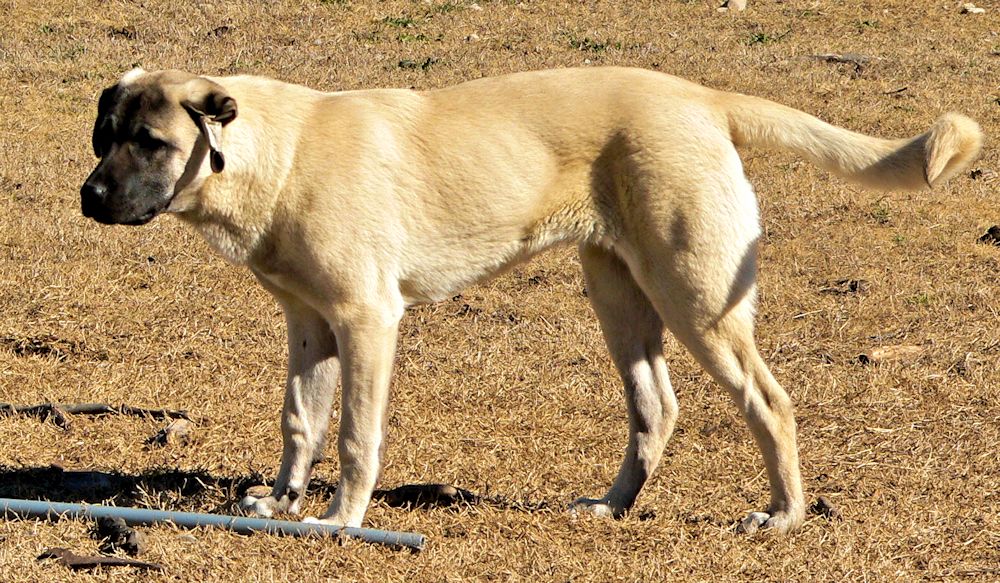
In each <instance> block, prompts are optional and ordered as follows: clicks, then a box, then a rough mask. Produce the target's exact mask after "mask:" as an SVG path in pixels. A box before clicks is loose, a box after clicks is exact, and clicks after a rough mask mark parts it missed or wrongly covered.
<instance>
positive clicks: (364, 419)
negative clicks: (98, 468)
mask: <svg viewBox="0 0 1000 583" xmlns="http://www.w3.org/2000/svg"><path fill="white" fill-rule="evenodd" d="M237 112H238V114H237ZM981 141H982V137H981V134H980V130H979V127H978V126H977V125H976V124H975V122H973V121H971V120H969V119H968V118H965V117H962V116H960V115H956V114H948V115H945V116H944V117H942V118H941V119H940V120H939V121H938V122H937V123H936V124H935V125H934V126H933V127H932V128H931V129H930V130H929V131H927V132H926V133H924V134H921V135H919V136H917V137H915V138H910V139H903V140H882V139H878V138H872V137H868V136H864V135H860V134H856V133H853V132H850V131H848V130H844V129H841V128H837V127H834V126H831V125H829V124H826V123H824V122H822V121H820V120H818V119H816V118H814V117H812V116H810V115H807V114H805V113H802V112H800V111H797V110H794V109H790V108H787V107H784V106H781V105H778V104H775V103H772V102H770V101H766V100H763V99H758V98H754V97H748V96H745V95H738V94H731V93H723V92H719V91H714V90H712V89H707V88H705V87H701V86H699V85H695V84H693V83H690V82H687V81H684V80H682V79H678V78H676V77H671V76H668V75H664V74H660V73H654V72H650V71H642V70H634V69H621V68H590V69H567V70H556V71H542V72H534V73H522V74H515V75H509V76H505V77H498V78H492V79H480V80H477V81H471V82H468V83H464V84H461V85H458V86H455V87H450V88H445V89H439V90H435V91H427V92H416V91H407V90H374V91H348V92H343V93H321V92H318V91H313V90H311V89H307V88H305V87H300V86H296V85H289V84H286V83H281V82H278V81H273V80H269V79H262V78H255V77H229V78H211V79H210V78H205V77H197V76H194V75H191V74H187V73H182V72H178V71H159V72H150V73H147V72H144V71H142V70H135V71H132V72H130V73H128V74H126V75H125V76H124V77H123V78H122V79H121V81H120V82H119V83H118V84H117V85H115V86H113V87H111V88H109V89H107V90H105V92H104V94H102V96H101V100H100V105H99V112H98V119H97V123H96V125H95V128H94V149H95V152H96V153H97V155H98V156H99V157H100V158H101V161H100V163H99V165H98V166H97V169H96V170H94V172H93V173H92V174H91V175H90V177H89V178H88V179H87V181H86V184H84V186H83V189H82V191H81V196H82V208H83V213H84V214H85V215H87V216H89V217H93V218H95V219H97V220H98V221H101V222H104V223H124V224H141V223H144V222H146V221H149V220H150V219H152V218H153V217H154V216H156V215H157V214H159V213H161V212H164V211H165V212H170V213H175V214H177V215H178V216H179V217H180V218H181V219H182V220H184V221H186V222H188V223H190V224H192V225H193V226H194V227H195V228H196V229H198V230H199V231H200V232H201V233H202V234H203V235H204V236H205V238H206V239H207V240H208V242H209V243H210V244H211V245H212V246H213V247H214V248H215V249H216V250H218V251H219V252H220V253H221V254H222V255H223V256H225V257H226V259H228V260H229V261H231V262H233V263H237V264H241V265H246V266H247V267H249V268H250V269H251V270H252V271H253V273H254V275H256V276H257V278H258V279H259V280H260V282H261V284H262V285H264V287H266V288H267V289H268V290H269V291H270V292H271V293H273V294H274V296H275V297H276V298H277V299H278V301H279V302H281V305H282V307H283V308H284V312H285V316H286V318H287V322H288V352H289V357H288V358H289V367H288V381H287V386H286V393H285V404H284V411H283V413H282V430H283V435H284V452H283V454H282V459H281V468H280V470H279V472H278V476H277V480H276V481H275V484H274V489H273V491H272V493H271V495H270V496H267V497H265V498H260V499H257V498H247V499H245V500H244V502H245V504H246V505H247V506H248V507H249V508H250V509H252V510H253V511H255V512H256V513H258V514H261V515H265V516H267V515H270V514H271V513H272V512H275V511H288V512H296V511H297V510H298V508H299V506H300V504H301V502H300V501H301V496H302V494H303V493H304V491H305V488H306V484H307V482H308V481H309V474H310V471H311V466H312V463H313V459H314V458H315V457H317V456H318V455H319V453H320V449H321V448H322V444H323V440H324V435H325V433H326V429H327V423H328V420H329V417H330V409H331V403H332V401H333V396H334V392H335V388H336V384H337V379H338V376H340V375H341V371H343V395H342V399H343V414H342V421H341V424H340V433H339V440H338V443H337V445H338V450H339V454H340V468H341V477H340V482H339V486H338V488H337V492H336V495H335V497H334V499H333V502H332V503H331V505H330V508H329V510H328V511H327V513H326V514H325V515H324V516H323V518H322V520H323V521H326V522H329V523H334V524H341V525H350V526H358V525H360V524H361V521H362V519H363V517H364V514H365V510H366V508H367V506H368V503H369V501H370V498H371V494H372V489H373V488H374V486H375V481H376V479H377V476H378V473H379V468H380V464H381V460H382V447H383V439H384V433H385V424H386V418H387V414H386V407H387V401H388V394H389V390H388V389H389V378H390V373H391V369H392V363H393V355H394V351H395V345H396V335H397V326H398V324H399V321H400V318H402V316H403V313H404V311H405V310H406V307H407V306H410V305H413V304H418V303H423V302H433V301H437V300H440V299H442V298H448V297H451V296H453V295H455V294H456V293H458V292H459V291H461V290H462V289H463V288H465V287H466V286H469V285H471V284H474V283H476V282H479V281H482V280H484V279H486V278H489V277H490V276H493V275H495V274H497V273H498V272H500V271H502V270H504V269H505V268H507V267H510V266H511V265H513V264H515V263H518V262H520V261H524V260H525V259H527V258H529V257H531V256H532V255H534V254H536V253H538V252H540V251H542V250H544V249H546V248H548V247H551V246H553V245H557V244H563V243H573V244H576V245H578V246H579V249H580V256H581V261H582V263H583V268H584V273H585V276H586V282H587V289H588V291H589V297H590V300H591V303H592V304H593V306H594V309H595V311H596V312H597V316H598V318H599V319H600V322H601V326H602V329H603V331H604V336H605V340H606V341H607V345H608V348H609V350H610V351H611V355H612V357H613V359H614V361H615V363H616V365H617V367H618V369H619V371H620V372H621V376H622V379H623V381H624V383H625V389H626V395H627V400H628V411H629V419H630V421H629V428H630V437H629V442H628V448H627V450H626V451H625V457H624V460H623V461H622V464H621V469H620V470H619V473H618V477H617V478H616V479H615V481H614V484H613V485H612V486H611V488H610V489H609V490H608V492H607V494H605V495H604V496H603V497H602V498H599V499H587V498H584V499H580V500H577V501H576V502H575V503H574V507H575V508H577V509H581V510H582V509H586V510H589V511H591V512H594V513H595V514H599V515H612V516H619V515H621V514H623V513H624V512H625V511H626V510H628V509H629V508H630V507H631V506H632V505H633V503H634V502H635V499H636V496H637V495H638V494H639V490H640V488H642V486H643V484H644V483H645V482H646V480H647V479H648V478H649V477H650V475H651V474H652V473H653V470H654V469H655V468H656V466H657V464H658V463H659V461H660V456H661V453H662V451H663V448H664V446H665V444H666V443H667V439H668V438H669V437H670V434H671V432H672V431H673V428H674V422H675V421H676V419H677V401H676V399H675V397H674V393H673V391H672V389H671V386H670V380H669V378H668V375H667V366H666V363H665V361H664V358H663V354H662V348H663V347H662V337H663V334H664V331H665V330H670V331H671V332H672V333H673V334H674V335H675V336H676V337H677V338H678V339H679V340H680V341H681V342H682V343H683V344H684V345H685V346H686V347H687V348H688V349H689V350H690V351H691V353H692V354H694V356H695V357H696V358H697V359H698V361H699V362H700V363H701V364H702V365H703V366H704V367H705V369H706V370H707V371H708V372H709V373H710V374H711V375H712V377H714V378H715V379H716V380H717V381H718V382H719V383H720V384H721V385H722V386H723V387H724V388H725V389H726V390H727V391H728V392H729V394H730V395H731V396H732V398H733V400H734V401H735V402H736V404H737V406H738V407H739V408H740V410H741V411H742V413H743V415H744V416H745V418H746V420H747V423H748V424H749V426H750V429H751V431H752V433H753V436H754V438H755V439H756V441H757V443H758V445H759V447H760V450H761V453H762V454H763V456H764V464H765V466H766V468H767V475H768V479H769V482H770V487H771V503H770V506H769V507H768V509H767V512H766V513H763V512H754V513H751V514H750V516H749V517H747V518H746V519H745V520H744V521H743V524H742V528H743V529H744V530H753V529H756V528H757V527H759V526H766V527H770V528H774V529H777V530H780V531H784V530H787V529H790V528H794V527H795V526H797V525H798V524H800V523H801V522H802V520H803V516H804V510H805V507H804V501H803V496H802V490H801V485H800V479H799V463H798V452H797V448H796V443H795V420H794V418H793V411H792V404H791V402H790V401H789V398H788V396H787V395H786V394H785V391H784V390H782V388H781V387H780V386H779V385H778V383H777V382H776V381H775V380H774V378H773V377H772V376H771V373H770V372H769V371H768V369H767V366H765V364H764V362H763V361H762V360H761V358H760V355H759V354H758V352H757V349H756V347H755V345H754V340H753V312H754V295H755V276H756V265H757V240H758V238H759V236H760V225H759V221H758V217H757V204H756V199H755V197H754V193H753V191H752V190H751V187H750V184H749V183H748V182H747V180H746V178H744V175H743V169H742V166H741V163H740V158H739V156H738V154H737V151H736V147H737V146H743V145H747V146H761V147H767V148H778V149H784V150H790V151H792V152H795V153H797V154H799V155H801V156H803V157H805V158H807V159H809V160H811V161H812V162H814V163H815V164H817V165H819V166H821V167H823V168H826V169H828V170H830V171H831V172H834V173H836V174H838V175H840V176H843V177H844V178H847V179H848V180H853V181H855V182H859V183H861V184H865V185H868V186H872V187H876V188H890V189H892V188H903V189H917V188H924V187H927V186H929V185H934V184H937V183H938V182H941V181H943V180H945V179H946V178H947V177H949V176H951V175H953V174H955V173H956V172H959V171H960V170H961V169H962V168H964V167H965V166H966V165H967V164H968V163H969V162H970V161H971V160H972V159H973V158H974V157H975V156H976V155H977V153H978V151H979V148H980V144H981Z"/></svg>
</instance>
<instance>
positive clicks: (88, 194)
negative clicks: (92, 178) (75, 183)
mask: <svg viewBox="0 0 1000 583" xmlns="http://www.w3.org/2000/svg"><path fill="white" fill-rule="evenodd" d="M107 195H108V187H106V186H104V185H103V184H98V183H96V182H84V183H83V187H82V188H80V198H81V200H88V199H89V200H92V201H94V202H101V201H103V200H104V197H105V196H107Z"/></svg>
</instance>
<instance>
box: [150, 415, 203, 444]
mask: <svg viewBox="0 0 1000 583" xmlns="http://www.w3.org/2000/svg"><path fill="white" fill-rule="evenodd" d="M192 427H193V426H192V425H191V422H190V421H188V420H187V419H174V420H173V421H171V422H170V423H169V424H168V425H167V426H166V427H164V428H163V429H161V430H160V431H159V432H158V433H157V434H156V435H154V436H152V437H150V438H149V439H147V440H146V444H147V445H154V446H157V447H163V446H165V445H168V444H175V443H186V442H187V440H188V439H190V437H191V429H192Z"/></svg>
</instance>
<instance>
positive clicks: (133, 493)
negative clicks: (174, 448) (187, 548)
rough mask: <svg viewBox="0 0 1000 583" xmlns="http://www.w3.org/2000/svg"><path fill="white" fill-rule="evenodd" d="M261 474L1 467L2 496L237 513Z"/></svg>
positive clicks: (437, 495) (488, 501)
mask: <svg viewBox="0 0 1000 583" xmlns="http://www.w3.org/2000/svg"><path fill="white" fill-rule="evenodd" d="M264 482H265V479H264V476H262V475H260V474H256V473H252V474H249V475H245V476H215V475H212V474H211V473H210V472H208V471H205V470H182V469H153V470H149V471H146V472H143V473H140V474H134V475H133V474H125V473H120V472H106V471H97V470H65V469H63V468H61V467H59V466H54V465H53V466H39V467H20V468H15V467H9V466H2V465H0V497H2V498H17V499H26V500H46V501H49V502H69V503H87V504H112V505H115V506H137V507H151V506H153V507H167V508H170V509H172V510H185V511H197V512H211V513H217V514H240V513H241V511H240V509H239V506H238V504H237V501H238V500H240V499H241V498H242V497H243V496H244V495H246V493H247V490H248V489H250V488H251V487H253V486H256V485H259V484H263V483H264ZM336 490H337V486H336V484H332V483H329V482H326V481H323V480H320V479H313V480H312V482H311V483H310V484H309V490H308V493H309V494H311V495H314V496H316V495H318V496H321V497H324V498H327V499H330V498H332V497H333V494H334V492H336ZM372 499H373V500H377V501H381V502H382V503H384V504H386V505H388V506H392V507H395V508H414V509H427V508H452V509H459V508H463V507H468V506H475V505H481V504H485V505H489V506H493V507H498V508H503V509H508V510H518V511H522V512H534V511H537V510H542V509H544V508H547V507H548V506H549V505H548V503H546V502H544V501H543V502H515V501H510V500H507V499H505V498H503V497H496V496H492V497H485V496H479V495H477V494H475V493H473V492H470V491H469V490H464V489H462V488H456V487H454V486H449V485H446V484H408V485H404V486H399V487H397V488H393V489H390V490H375V492H374V494H373V496H372Z"/></svg>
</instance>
